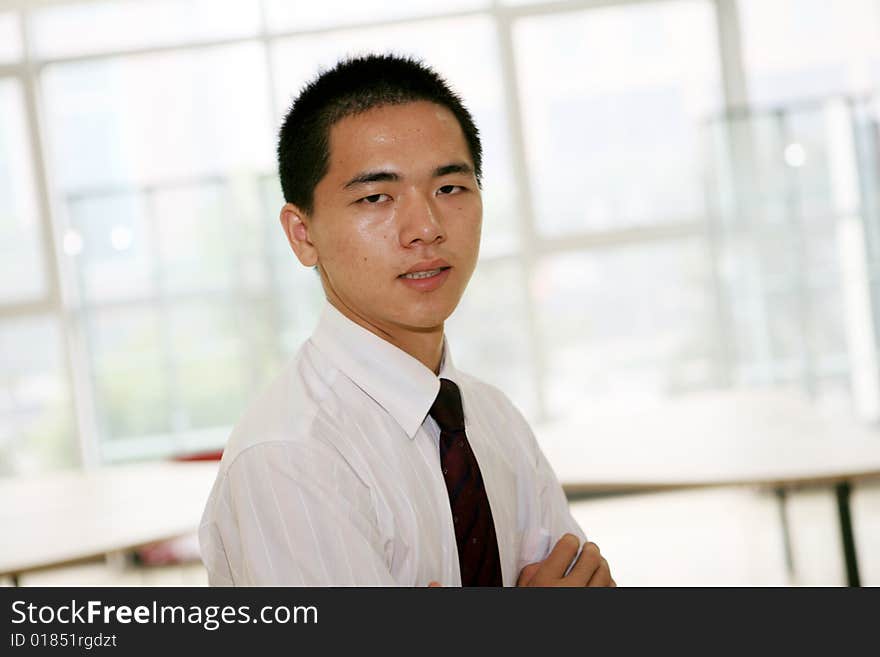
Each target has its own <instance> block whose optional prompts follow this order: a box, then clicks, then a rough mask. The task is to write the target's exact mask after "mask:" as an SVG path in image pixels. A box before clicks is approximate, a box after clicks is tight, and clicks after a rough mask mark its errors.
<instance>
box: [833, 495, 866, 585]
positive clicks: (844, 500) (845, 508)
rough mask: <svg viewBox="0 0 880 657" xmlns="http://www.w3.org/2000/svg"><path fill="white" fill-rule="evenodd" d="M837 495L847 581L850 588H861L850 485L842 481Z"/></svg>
mask: <svg viewBox="0 0 880 657" xmlns="http://www.w3.org/2000/svg"><path fill="white" fill-rule="evenodd" d="M835 492H836V493H837V515H838V517H839V518H840V538H841V541H842V542H843V558H844V560H845V561H846V581H847V585H848V586H861V581H860V579H859V563H858V558H857V556H856V542H855V538H854V537H853V528H852V515H851V514H850V506H849V495H850V484H849V482H848V481H842V482H840V483H839V484H837V485H836V486H835Z"/></svg>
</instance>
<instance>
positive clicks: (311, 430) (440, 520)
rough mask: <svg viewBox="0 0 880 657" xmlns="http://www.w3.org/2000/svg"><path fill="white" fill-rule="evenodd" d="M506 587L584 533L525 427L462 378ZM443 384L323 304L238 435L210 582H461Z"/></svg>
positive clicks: (229, 457) (213, 505)
mask: <svg viewBox="0 0 880 657" xmlns="http://www.w3.org/2000/svg"><path fill="white" fill-rule="evenodd" d="M440 377H443V378H447V379H451V380H452V381H454V382H455V383H456V384H457V385H458V387H459V388H460V389H461V395H462V406H463V409H464V417H465V430H466V432H467V436H468V440H469V441H470V444H471V447H472V449H473V451H474V453H475V455H476V457H477V461H478V462H479V464H480V471H481V472H482V475H483V480H484V482H485V486H486V492H487V494H488V497H489V503H490V505H491V507H492V517H493V519H494V521H495V531H496V534H497V537H498V550H499V553H500V557H501V569H502V577H503V582H504V585H505V586H514V585H516V580H517V577H518V575H519V572H520V570H521V569H522V568H523V567H524V566H525V565H526V564H528V563H532V562H535V561H539V560H542V559H544V558H545V557H546V556H547V554H548V553H549V551H550V548H551V547H552V546H553V545H555V543H556V541H557V540H558V539H559V538H560V537H561V536H562V535H563V534H564V533H566V532H571V533H574V534H577V535H578V536H579V537H580V539H581V541H583V540H585V537H584V534H583V532H582V531H581V529H580V527H578V525H577V523H576V522H575V520H574V519H573V518H572V517H571V514H570V512H569V509H568V502H567V500H566V498H565V495H564V493H563V491H562V488H561V487H560V485H559V483H558V481H557V480H556V477H555V475H554V474H553V471H552V470H551V469H550V466H549V465H548V463H547V461H546V459H545V458H544V455H543V453H542V452H541V450H540V448H539V447H538V444H537V442H536V441H535V437H534V435H533V434H532V431H531V429H530V428H529V426H528V424H527V423H526V421H525V419H524V418H523V417H522V415H521V414H520V413H519V411H518V410H517V409H516V408H515V407H514V406H513V404H512V403H511V402H510V401H509V400H508V399H507V397H506V396H505V395H504V393H502V392H501V391H500V390H498V389H497V388H494V387H493V386H490V385H488V384H486V383H483V382H481V381H479V380H477V379H475V378H473V377H471V376H469V375H467V374H465V373H463V372H460V371H458V370H456V369H455V367H454V365H453V363H452V357H451V355H450V353H449V345H448V343H447V342H445V341H444V348H443V357H442V362H441V370H440ZM439 389H440V381H439V379H438V377H437V376H436V375H435V374H434V373H433V372H432V371H431V370H429V369H428V368H427V367H425V366H424V365H423V364H422V363H420V362H419V361H418V360H416V359H415V358H413V357H412V356H410V355H408V354H407V353H405V352H404V351H402V350H400V349H398V348H397V347H395V346H393V345H392V344H390V343H389V342H386V341H385V340H383V339H381V338H379V337H378V336H376V335H374V334H373V333H370V332H369V331H367V330H366V329H364V328H362V327H360V326H359V325H357V324H355V323H354V322H352V321H351V320H349V319H348V318H346V317H345V316H344V315H342V313H340V312H339V311H338V310H336V309H335V308H334V307H333V306H332V305H330V304H329V303H328V304H326V306H325V309H324V311H323V313H322V315H321V318H320V321H319V323H318V326H317V328H316V330H315V332H314V334H313V335H312V337H311V338H310V339H309V340H308V341H306V342H305V344H303V346H302V347H301V348H300V350H299V352H298V353H297V354H296V356H295V357H294V358H293V359H292V361H291V362H290V363H288V364H287V366H286V367H285V368H284V369H283V371H282V372H281V374H280V375H279V376H278V378H277V379H276V380H275V381H274V382H273V383H272V384H271V385H270V386H269V387H268V388H267V389H266V390H265V391H263V392H262V393H261V394H260V396H259V397H258V398H257V399H256V401H255V402H254V403H253V404H252V405H251V406H250V407H249V409H248V410H247V411H246V413H245V414H244V416H243V418H242V419H241V420H240V421H239V423H238V425H237V426H236V427H235V429H234V430H233V432H232V434H231V436H230V438H229V441H228V443H227V445H226V449H225V451H224V453H223V459H222V461H221V462H220V470H219V474H218V476H217V480H216V482H215V484H214V487H213V489H212V491H211V495H210V497H209V499H208V503H207V506H206V508H205V512H204V515H203V517H202V522H201V526H200V528H199V542H200V545H201V551H202V559H203V561H204V562H205V566H206V567H207V569H208V578H209V582H210V584H211V585H213V586H218V585H219V586H231V585H244V586H261V585H265V586H426V585H427V584H428V583H429V582H431V581H438V582H440V584H442V585H443V586H460V585H461V578H460V574H459V566H458V548H457V547H456V542H455V530H454V528H453V524H452V514H451V512H450V507H449V498H448V494H447V491H446V485H445V483H444V481H443V475H442V474H441V472H440V451H439V437H440V430H439V427H438V426H437V424H436V422H434V420H433V418H431V417H430V416H429V415H428V410H429V409H430V408H431V405H432V404H433V403H434V399H435V398H436V396H437V392H438V391H439Z"/></svg>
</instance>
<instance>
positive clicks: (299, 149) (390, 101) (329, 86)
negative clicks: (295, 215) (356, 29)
mask: <svg viewBox="0 0 880 657" xmlns="http://www.w3.org/2000/svg"><path fill="white" fill-rule="evenodd" d="M420 100H426V101H429V102H432V103H436V104H438V105H441V106H443V107H445V108H447V109H448V110H449V111H450V112H452V114H453V115H455V118H456V119H457V120H458V124H459V125H460V126H461V130H462V132H463V133H464V138H465V141H466V142H467V145H468V149H469V150H470V156H471V159H472V160H473V163H474V175H475V177H476V179H477V184H478V185H479V184H481V180H482V159H483V151H482V146H481V145H480V134H479V131H478V130H477V126H476V125H475V124H474V120H473V118H472V117H471V114H470V112H469V111H468V110H467V109H466V108H465V106H464V104H463V103H462V101H461V98H459V96H458V95H457V94H456V93H455V92H453V91H452V89H450V88H449V85H448V84H447V83H446V81H445V80H444V79H443V78H442V77H440V76H439V75H438V74H437V73H436V72H435V71H433V70H432V69H431V68H429V67H428V66H426V65H425V64H423V63H422V62H421V61H418V60H416V59H412V58H410V57H402V56H397V55H389V54H386V55H377V54H373V55H365V56H361V57H353V58H349V59H344V60H341V61H340V62H339V63H337V64H336V66H334V67H333V68H332V69H330V70H328V71H325V72H323V73H321V74H320V75H318V76H317V77H316V78H315V79H314V80H312V81H311V82H309V83H308V84H307V85H306V86H305V87H304V88H303V90H302V91H301V92H300V94H299V96H298V97H297V98H296V99H295V100H294V101H293V104H292V105H291V107H290V110H289V111H288V112H287V116H285V117H284V122H283V123H282V125H281V130H280V132H279V135H278V176H279V178H280V179H281V190H282V192H283V193H284V200H285V201H286V202H287V203H293V204H294V205H296V206H297V207H299V208H300V209H301V210H302V211H303V212H305V213H307V214H311V213H312V211H313V210H314V192H315V187H316V186H317V184H318V183H319V182H320V181H321V179H322V178H323V177H324V176H325V175H326V173H327V169H328V168H329V166H330V128H332V127H333V125H334V124H335V123H336V122H337V121H340V120H341V119H343V118H345V117H348V116H352V115H355V114H360V113H362V112H366V111H367V110H370V109H373V108H375V107H381V106H384V105H402V104H405V103H411V102H416V101H420Z"/></svg>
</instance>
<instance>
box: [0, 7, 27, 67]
mask: <svg viewBox="0 0 880 657" xmlns="http://www.w3.org/2000/svg"><path fill="white" fill-rule="evenodd" d="M22 54H23V53H22V48H21V25H20V24H19V18H18V14H14V13H12V12H5V13H0V64H10V63H13V62H17V61H18V60H20V59H21V57H22Z"/></svg>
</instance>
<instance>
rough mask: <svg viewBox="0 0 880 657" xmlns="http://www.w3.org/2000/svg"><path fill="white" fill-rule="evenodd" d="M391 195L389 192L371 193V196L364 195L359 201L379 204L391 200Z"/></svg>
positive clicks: (367, 203) (366, 203)
mask: <svg viewBox="0 0 880 657" xmlns="http://www.w3.org/2000/svg"><path fill="white" fill-rule="evenodd" d="M390 199H391V197H390V196H388V194H370V195H369V196H364V197H363V198H362V199H358V203H363V204H365V205H377V204H379V203H381V202H382V201H387V200H390Z"/></svg>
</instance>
